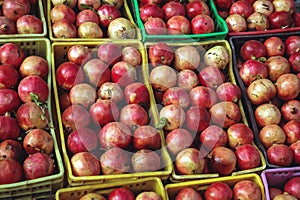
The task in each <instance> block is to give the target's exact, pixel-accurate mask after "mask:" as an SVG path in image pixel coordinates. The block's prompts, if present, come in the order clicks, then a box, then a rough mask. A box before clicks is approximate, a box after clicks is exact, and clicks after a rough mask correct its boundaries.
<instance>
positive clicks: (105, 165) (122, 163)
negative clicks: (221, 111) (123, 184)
mask: <svg viewBox="0 0 300 200" xmlns="http://www.w3.org/2000/svg"><path fill="white" fill-rule="evenodd" d="M100 164H101V169H102V173H103V174H104V175H112V174H123V173H127V172H129V170H130V157H129V152H128V151H124V150H123V149H121V148H118V147H113V148H111V149H108V150H106V151H105V152H104V153H103V154H102V155H101V157H100Z"/></svg>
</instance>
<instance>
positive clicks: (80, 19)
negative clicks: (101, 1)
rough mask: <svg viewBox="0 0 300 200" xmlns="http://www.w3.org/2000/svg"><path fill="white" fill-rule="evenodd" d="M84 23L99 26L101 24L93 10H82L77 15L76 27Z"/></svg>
mask: <svg viewBox="0 0 300 200" xmlns="http://www.w3.org/2000/svg"><path fill="white" fill-rule="evenodd" d="M84 22H94V23H96V24H97V25H99V24H100V22H99V17H98V16H97V14H96V13H95V12H94V11H92V10H88V9H87V10H82V11H80V12H79V13H77V15H76V23H75V24H76V27H77V28H78V27H79V26H80V25H81V24H83V23H84Z"/></svg>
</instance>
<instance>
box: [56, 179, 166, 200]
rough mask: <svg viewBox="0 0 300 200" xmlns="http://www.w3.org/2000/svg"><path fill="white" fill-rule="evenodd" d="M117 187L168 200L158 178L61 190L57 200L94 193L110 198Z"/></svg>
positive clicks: (67, 199)
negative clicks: (151, 194)
mask: <svg viewBox="0 0 300 200" xmlns="http://www.w3.org/2000/svg"><path fill="white" fill-rule="evenodd" d="M117 187H126V188H128V189H130V190H131V191H133V192H134V193H135V194H136V195H137V194H139V193H141V192H144V191H153V192H156V193H158V194H159V195H160V197H161V199H162V200H166V199H167V197H166V193H165V190H164V186H163V184H162V182H161V180H160V179H159V178H157V177H152V178H142V179H132V180H126V181H122V182H112V183H105V184H97V185H86V186H81V187H79V186H77V187H71V188H64V189H60V190H58V191H57V192H56V200H69V199H72V200H78V199H80V197H82V196H83V195H85V194H88V193H91V192H94V193H97V194H101V195H103V196H106V197H108V195H109V193H110V192H111V191H112V190H113V189H114V188H117Z"/></svg>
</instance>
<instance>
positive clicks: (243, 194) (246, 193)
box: [232, 180, 262, 200]
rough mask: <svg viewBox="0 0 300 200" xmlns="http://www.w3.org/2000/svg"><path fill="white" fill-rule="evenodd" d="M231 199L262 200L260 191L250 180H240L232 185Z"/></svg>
mask: <svg viewBox="0 0 300 200" xmlns="http://www.w3.org/2000/svg"><path fill="white" fill-rule="evenodd" d="M232 191H233V199H234V200H238V199H244V198H248V199H256V200H261V199H262V191H261V189H260V187H259V186H258V185H257V184H256V183H255V182H254V181H251V180H241V181H238V182H237V183H236V184H234V186H233V188H232Z"/></svg>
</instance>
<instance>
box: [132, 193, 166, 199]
mask: <svg viewBox="0 0 300 200" xmlns="http://www.w3.org/2000/svg"><path fill="white" fill-rule="evenodd" d="M147 198H150V199H153V200H161V197H160V195H159V194H158V193H157V192H153V191H149V192H147V191H145V192H141V193H139V194H138V195H137V196H136V198H135V200H143V199H147Z"/></svg>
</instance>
